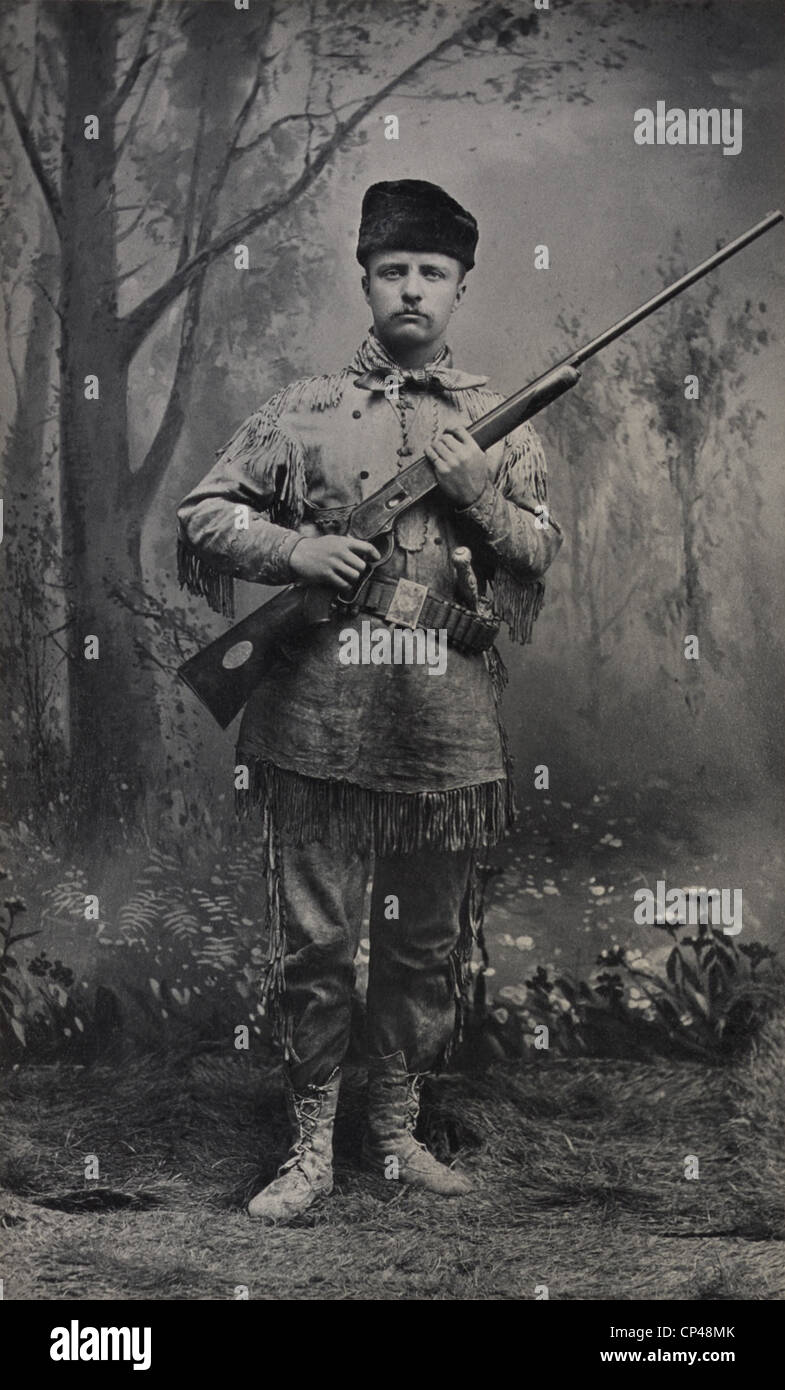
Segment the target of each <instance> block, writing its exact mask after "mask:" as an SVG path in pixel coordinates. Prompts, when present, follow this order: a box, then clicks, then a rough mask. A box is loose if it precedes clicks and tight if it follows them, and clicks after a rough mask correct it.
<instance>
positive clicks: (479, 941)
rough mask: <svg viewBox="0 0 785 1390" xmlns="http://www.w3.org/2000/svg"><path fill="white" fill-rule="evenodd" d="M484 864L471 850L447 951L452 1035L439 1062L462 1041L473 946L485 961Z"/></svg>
mask: <svg viewBox="0 0 785 1390" xmlns="http://www.w3.org/2000/svg"><path fill="white" fill-rule="evenodd" d="M487 880H488V866H487V865H486V864H480V863H479V861H478V858H477V855H476V854H473V855H472V857H471V861H470V864H469V873H468V878H467V884H466V893H465V895H464V899H463V903H462V905H461V914H460V931H459V934H458V940H457V942H456V944H455V946H454V948H453V950H452V951H451V952H450V958H449V961H450V976H451V979H452V984H453V991H454V995H455V1023H454V1025H453V1031H452V1037H451V1038H450V1040H449V1042H448V1043H447V1046H446V1048H445V1050H444V1055H443V1062H444V1063H445V1064H446V1063H447V1062H449V1061H451V1059H452V1058H453V1057H454V1055H455V1053H456V1051H457V1050H458V1048H459V1047H460V1045H461V1042H462V1041H463V1035H464V1032H465V1029H466V1020H467V1017H468V1013H469V1009H470V1006H471V987H472V970H471V965H472V957H473V955H474V948H475V946H477V948H478V950H479V952H480V955H481V957H482V963H483V968H485V967H486V966H487V965H488V952H487V949H486V945H485V931H484V922H485V886H486V883H487Z"/></svg>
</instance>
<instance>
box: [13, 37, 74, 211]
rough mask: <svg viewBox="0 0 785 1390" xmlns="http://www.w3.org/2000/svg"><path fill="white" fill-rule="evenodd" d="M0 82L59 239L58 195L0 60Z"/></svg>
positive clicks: (60, 206)
mask: <svg viewBox="0 0 785 1390" xmlns="http://www.w3.org/2000/svg"><path fill="white" fill-rule="evenodd" d="M0 82H2V84H3V87H4V89H5V94H6V99H7V101H8V109H9V111H10V113H11V115H12V117H13V120H14V124H15V126H16V129H17V134H18V135H19V139H20V141H21V143H22V148H23V149H24V152H25V154H26V155H27V158H28V160H29V162H30V168H31V169H32V171H33V173H34V175H35V177H36V180H37V182H38V186H39V188H40V189H41V192H42V193H43V195H44V201H45V203H46V206H47V207H48V209H49V211H50V213H51V214H52V221H53V222H54V224H55V230H56V231H57V235H58V237H60V236H62V230H63V207H62V204H61V202H60V194H59V192H58V190H57V188H56V187H55V185H54V184H53V183H52V180H51V179H50V177H49V175H48V173H47V172H46V169H45V168H44V165H43V161H42V159H41V155H40V153H39V150H38V146H37V144H36V142H35V136H34V135H33V132H32V130H31V128H30V125H29V123H28V121H27V119H26V117H25V114H24V112H23V111H22V109H21V107H20V105H19V102H18V101H17V97H16V92H15V91H14V88H13V85H12V83H11V79H10V77H9V76H8V73H7V72H6V70H5V65H4V64H3V62H2V60H0Z"/></svg>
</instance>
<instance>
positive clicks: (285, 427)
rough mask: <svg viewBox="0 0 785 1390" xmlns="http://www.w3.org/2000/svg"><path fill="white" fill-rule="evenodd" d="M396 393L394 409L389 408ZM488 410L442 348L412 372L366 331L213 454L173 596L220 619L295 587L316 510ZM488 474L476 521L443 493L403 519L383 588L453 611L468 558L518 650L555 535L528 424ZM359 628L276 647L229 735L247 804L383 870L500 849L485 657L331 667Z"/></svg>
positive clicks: (498, 678)
mask: <svg viewBox="0 0 785 1390" xmlns="http://www.w3.org/2000/svg"><path fill="white" fill-rule="evenodd" d="M391 377H394V378H395V379H396V381H398V382H399V390H398V393H397V398H396V396H395V393H394V392H391V391H390V390H389V388H388V390H387V391H385V383H389V381H390V378H391ZM501 399H502V397H501V396H500V395H499V394H498V393H497V392H495V391H492V390H491V389H490V388H489V387H488V384H487V378H486V377H482V376H470V375H468V374H467V373H465V372H460V371H457V370H455V369H454V368H453V365H452V358H451V355H450V352H449V349H447V348H446V347H445V348H443V349H442V350H441V352H440V353H439V355H438V356H437V357H436V358H435V359H434V361H433V362H432V363H429V364H428V366H427V367H426V368H424V369H421V370H420V371H414V372H412V371H407V370H404V369H402V368H400V367H399V366H398V365H397V364H396V363H395V362H394V361H393V360H392V358H390V357H389V355H388V354H387V352H386V350H385V349H384V347H383V346H382V344H381V343H380V341H379V340H378V339H377V338H376V336H375V334H374V333H373V331H371V333H370V334H369V335H368V337H367V338H366V339H365V341H364V342H363V343H362V345H361V346H360V348H359V350H358V351H357V353H356V354H355V356H354V358H353V360H352V361H351V362H350V364H349V365H348V366H347V367H345V368H344V369H343V370H342V371H338V372H335V373H333V374H330V375H326V376H317V377H308V378H305V379H304V380H300V381H295V382H293V383H292V384H291V385H290V386H287V387H285V388H284V389H283V390H280V391H278V392H276V394H275V395H274V396H272V397H271V398H270V400H268V401H267V403H266V404H265V405H263V406H262V408H261V409H260V410H258V411H256V412H255V413H254V414H253V415H251V416H250V417H249V418H248V419H247V420H246V421H245V422H244V423H243V424H242V425H241V426H240V427H239V429H238V430H237V431H236V433H235V434H234V435H233V436H232V438H231V439H230V440H229V442H228V443H227V444H226V446H225V447H224V448H223V449H222V450H220V451H219V453H218V456H217V461H216V463H215V465H214V467H213V468H212V469H211V471H210V472H209V473H208V474H207V476H206V477H205V478H203V479H202V481H201V482H200V483H199V484H198V486H197V487H195V488H194V490H193V491H192V492H191V493H190V494H189V496H188V497H187V498H186V499H185V501H184V502H183V503H182V505H181V507H180V508H179V511H178V517H179V522H180V540H179V547H178V561H179V565H178V568H179V576H180V582H181V584H184V585H186V586H187V587H188V588H189V589H190V591H191V592H192V593H195V594H201V595H203V596H204V597H205V598H206V599H207V601H208V603H209V604H210V606H211V607H213V608H215V609H216V610H218V611H220V612H222V613H224V614H226V615H227V616H232V614H233V602H232V580H233V579H234V578H239V579H244V580H250V581H252V582H256V583H261V584H271V585H281V584H288V583H291V582H292V581H293V580H294V578H295V576H294V575H293V574H292V571H291V568H290V563H289V562H290V557H291V554H292V551H293V549H294V547H295V545H296V544H297V541H298V539H299V538H300V537H301V536H302V535H304V534H305V535H316V534H318V533H319V532H318V528H317V527H316V526H315V524H314V521H313V520H312V519H309V518H310V517H311V514H312V511H313V509H319V510H321V509H325V508H331V507H352V506H356V505H357V504H358V503H359V502H361V501H363V500H364V499H365V498H367V497H368V496H369V495H370V494H371V493H373V492H375V491H376V489H377V488H379V487H381V486H382V484H384V483H385V482H388V481H389V480H390V478H391V477H394V476H395V474H396V471H397V470H399V469H400V468H402V467H404V466H405V465H407V464H408V463H411V462H412V461H413V460H414V459H415V458H417V457H419V456H420V455H421V454H422V452H423V449H424V447H425V445H426V444H429V443H431V442H432V441H433V440H434V439H435V438H436V436H437V435H438V434H439V433H440V432H441V431H442V430H443V429H445V428H446V427H447V426H449V425H452V424H457V423H460V424H464V425H466V424H469V423H471V422H472V421H474V420H477V419H478V418H479V417H480V416H481V415H484V414H486V412H487V411H489V410H491V409H492V408H493V407H494V406H495V405H498V403H499V402H500V401H501ZM487 458H488V480H487V483H486V486H485V488H484V490H483V492H482V493H481V495H480V497H479V498H478V499H477V500H476V501H475V502H474V503H473V504H472V505H470V506H468V507H464V508H455V507H454V506H453V504H452V503H451V502H450V501H449V500H448V499H447V498H446V496H445V495H444V494H443V493H442V492H441V491H440V490H439V489H436V490H435V491H434V492H433V493H431V494H430V495H429V496H428V497H427V498H425V499H423V500H422V501H421V502H419V503H418V504H417V505H416V506H415V507H413V508H412V509H411V510H410V511H409V512H408V513H406V514H405V515H402V516H401V517H399V518H398V521H397V523H396V529H395V537H396V545H395V549H394V552H393V554H392V556H391V558H390V560H389V561H388V562H387V564H386V565H385V567H384V574H385V575H386V576H388V577H391V578H393V579H396V578H398V577H401V576H403V577H405V578H407V579H411V580H414V581H415V582H417V583H419V584H425V585H427V586H428V587H429V588H430V589H431V590H432V591H434V592H435V593H436V594H437V595H438V596H439V597H440V598H445V599H449V600H450V601H452V602H464V600H463V599H462V598H461V597H460V595H459V594H458V593H457V592H456V587H455V582H456V581H455V571H454V568H453V564H452V561H451V553H452V551H453V549H454V548H455V547H456V546H458V545H465V546H468V548H469V549H470V550H471V552H472V562H473V566H474V570H475V573H476V574H477V577H478V581H479V585H480V591H481V592H482V593H484V594H485V596H486V597H488V598H491V600H492V603H493V608H494V610H495V612H496V614H497V615H498V616H499V617H500V618H501V619H502V620H503V621H504V622H505V623H506V625H507V628H508V631H509V633H510V636H511V637H512V638H513V639H514V640H515V641H517V642H520V643H525V642H528V641H529V640H530V637H531V629H532V624H533V622H534V620H535V618H536V617H537V614H538V612H539V609H540V605H541V602H542V595H543V583H542V575H543V574H544V573H545V571H546V570H547V568H548V566H549V565H550V563H551V561H552V560H553V558H554V556H555V555H556V553H557V551H558V549H559V547H560V545H561V540H562V537H561V531H560V529H559V527H558V525H557V524H556V522H555V521H554V520H553V519H552V518H551V517H549V516H548V513H547V511H546V512H545V513H543V510H542V508H543V506H545V504H546V503H547V490H546V468H545V460H544V457H543V451H542V448H541V445H540V442H539V439H538V438H537V435H536V434H535V432H534V430H533V429H532V428H531V426H530V425H529V424H528V423H527V424H524V425H522V426H521V427H520V428H519V429H517V430H515V431H514V432H513V433H512V434H510V435H509V436H508V437H507V438H506V439H505V440H503V441H502V442H501V443H499V444H498V445H495V446H494V447H493V448H491V449H489V450H488V452H487ZM243 509H247V511H244V510H243ZM243 515H244V516H245V523H246V524H238V518H240V517H241V516H243ZM363 620H365V621H369V620H370V621H371V622H372V623H373V625H374V626H378V625H379V623H380V620H378V619H373V618H371V615H369V614H368V613H365V614H363V613H362V612H360V613H359V614H358V615H357V616H356V617H354V618H353V617H341V618H340V619H336V621H335V622H334V623H329V624H324V625H321V626H317V627H314V628H310V629H308V630H306V631H305V632H303V633H301V634H298V635H296V636H294V637H293V638H292V640H291V641H290V642H287V643H285V644H284V646H283V647H282V649H281V651H280V654H279V656H278V657H277V658H276V660H275V661H274V662H273V663H272V665H271V667H270V669H269V671H268V673H267V675H266V676H265V678H264V680H263V681H262V682H261V684H260V685H259V687H258V688H257V690H256V691H255V692H254V694H253V696H252V697H251V699H250V701H249V702H248V705H247V706H246V710H245V713H244V716H243V719H242V724H241V728H240V733H239V738H238V755H237V756H238V761H239V762H241V763H244V764H246V765H247V766H248V767H249V768H250V769H251V772H252V780H251V786H250V792H251V799H252V800H256V801H260V802H262V803H263V805H264V808H265V811H266V812H269V811H270V809H272V811H273V815H274V820H275V824H276V833H277V834H278V835H280V836H282V837H283V838H286V839H291V840H293V841H294V842H295V843H303V842H304V841H305V840H307V839H324V840H331V839H333V838H334V839H336V840H338V841H340V842H342V843H345V844H348V845H350V846H356V847H357V848H358V849H360V848H370V849H374V850H376V851H377V852H379V853H407V852H411V851H413V850H416V849H419V848H424V847H432V848H434V849H453V850H457V849H469V848H471V849H478V848H480V847H483V846H487V845H491V844H493V843H495V842H496V841H497V840H498V839H500V838H501V836H502V835H503V834H504V833H505V831H506V830H507V828H508V827H509V825H510V824H511V821H512V817H513V814H514V805H513V794H512V779H511V771H510V764H509V759H508V756H507V752H506V745H505V738H504V731H503V728H502V725H501V722H500V718H499V712H498V703H499V695H500V690H501V686H502V683H503V679H504V668H503V666H502V664H501V661H500V659H499V658H498V655H497V653H496V652H495V650H492V651H490V652H487V653H473V654H469V653H461V652H460V651H458V650H456V649H455V648H454V647H452V646H451V647H450V648H449V650H448V658H447V667H446V671H445V672H444V673H443V674H430V672H429V669H428V667H427V666H426V665H424V664H423V665H414V664H411V665H389V664H388V665H356V666H347V665H344V664H341V662H339V659H338V657H339V637H338V634H339V632H340V631H344V630H345V629H346V628H348V627H351V626H356V627H357V629H358V631H359V630H360V624H361V623H362V622H363Z"/></svg>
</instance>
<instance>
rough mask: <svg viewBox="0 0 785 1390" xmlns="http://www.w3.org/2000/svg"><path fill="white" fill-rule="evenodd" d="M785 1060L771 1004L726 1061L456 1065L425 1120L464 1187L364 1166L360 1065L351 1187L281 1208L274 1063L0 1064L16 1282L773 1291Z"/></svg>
mask: <svg viewBox="0 0 785 1390" xmlns="http://www.w3.org/2000/svg"><path fill="white" fill-rule="evenodd" d="M784 1059H785V1023H783V1022H778V1023H775V1024H773V1025H769V1026H768V1027H767V1030H766V1032H765V1033H764V1035H763V1037H762V1040H761V1042H760V1045H759V1047H758V1049H757V1052H756V1055H755V1056H754V1058H753V1059H752V1060H750V1061H748V1062H745V1063H743V1064H740V1065H738V1066H736V1067H734V1068H733V1069H728V1068H722V1069H720V1068H706V1067H703V1066H700V1065H694V1064H691V1063H689V1064H685V1063H679V1064H678V1065H676V1064H672V1063H669V1062H665V1061H663V1062H657V1063H652V1064H641V1063H633V1062H615V1061H614V1062H599V1061H596V1060H591V1059H584V1060H569V1061H559V1060H556V1059H552V1058H549V1057H548V1055H547V1054H543V1055H542V1056H541V1058H540V1059H538V1060H537V1061H536V1062H532V1063H529V1064H527V1065H522V1064H506V1063H504V1064H498V1065H496V1066H494V1067H492V1068H491V1069H490V1070H487V1071H484V1072H476V1073H466V1074H455V1075H446V1076H444V1077H442V1078H440V1079H439V1080H438V1081H436V1082H433V1083H431V1085H430V1090H429V1091H428V1092H427V1093H426V1097H425V1101H426V1104H425V1106H424V1110H423V1122H424V1129H423V1132H424V1137H426V1138H427V1139H428V1141H429V1143H430V1144H431V1145H432V1147H434V1148H435V1150H436V1151H437V1152H438V1153H439V1155H440V1156H441V1157H443V1158H449V1159H455V1160H456V1161H457V1162H459V1163H460V1165H461V1167H462V1168H463V1169H464V1170H465V1171H467V1172H468V1173H470V1174H471V1175H472V1176H473V1178H474V1180H475V1183H476V1188H475V1191H474V1193H473V1194H472V1195H471V1196H468V1197H466V1198H459V1199H453V1200H444V1199H441V1200H439V1199H436V1198H430V1197H427V1196H425V1195H423V1194H418V1193H416V1192H412V1191H407V1190H404V1189H401V1188H399V1187H397V1185H396V1184H395V1183H394V1182H384V1181H383V1180H381V1179H376V1178H374V1177H371V1176H369V1175H367V1174H365V1173H364V1172H363V1171H362V1170H361V1169H360V1167H359V1164H358V1157H357V1155H358V1150H359V1138H360V1130H361V1123H362V1089H363V1088H362V1074H361V1073H359V1072H358V1073H355V1074H353V1075H350V1076H349V1077H348V1081H347V1085H346V1086H345V1088H344V1092H343V1104H342V1112H341V1114H340V1119H339V1125H338V1133H337V1140H336V1147H337V1166H336V1191H335V1193H334V1194H333V1196H332V1197H330V1198H329V1199H328V1200H326V1201H325V1202H323V1203H322V1204H321V1205H320V1206H319V1207H318V1208H316V1209H314V1210H312V1211H311V1212H309V1213H307V1214H306V1215H305V1216H304V1217H303V1218H301V1220H300V1222H299V1224H298V1225H296V1226H294V1227H290V1228H278V1229H270V1228H265V1227H261V1226H259V1225H257V1224H255V1223H252V1222H251V1221H250V1220H249V1219H248V1218H247V1217H246V1216H245V1215H244V1213H243V1205H244V1202H245V1200H246V1199H247V1197H248V1196H249V1195H250V1194H251V1193H252V1192H253V1191H255V1190H256V1188H257V1187H258V1185H259V1184H260V1182H261V1181H263V1180H266V1179H268V1178H269V1177H271V1176H272V1175H273V1173H274V1169H275V1164H276V1161H277V1160H278V1159H279V1158H280V1156H281V1154H282V1151H283V1150H284V1149H285V1146H286V1121H285V1117H284V1111H283V1105H282V1102H281V1099H280V1079H279V1077H278V1076H277V1075H276V1074H275V1071H274V1070H273V1069H271V1068H270V1067H266V1068H264V1067H262V1066H261V1065H260V1064H259V1063H258V1062H255V1061H254V1059H253V1058H252V1057H248V1056H245V1055H243V1054H242V1053H233V1054H231V1055H217V1054H215V1053H213V1052H207V1053H202V1054H201V1055H195V1056H190V1057H187V1056H181V1057H169V1058H168V1059H154V1058H148V1059H143V1060H140V1061H138V1062H136V1063H134V1064H133V1065H126V1066H125V1067H124V1068H122V1069H117V1068H115V1069H111V1068H107V1067H94V1068H90V1069H82V1070H79V1069H75V1068H70V1069H68V1068H64V1067H53V1068H32V1067H31V1068H22V1069H19V1070H17V1071H15V1072H12V1073H8V1074H6V1076H5V1078H4V1082H3V1090H4V1095H3V1100H2V1108H3V1113H4V1116H5V1132H6V1139H5V1143H4V1153H3V1158H2V1164H1V1165H0V1223H1V1224H2V1225H3V1226H4V1228H5V1229H4V1230H3V1232H2V1235H3V1245H4V1247H5V1249H4V1255H3V1259H2V1268H3V1276H4V1291H5V1298H6V1299H10V1300H15V1299H35V1300H46V1299H57V1300H60V1299H71V1298H73V1299H115V1298H117V1299H147V1298H152V1299H206V1300H218V1299H233V1298H238V1297H246V1296H247V1297H248V1298H250V1299H261V1300H313V1299H316V1300H343V1299H348V1300H354V1299H362V1300H377V1299H406V1300H411V1299H417V1300H420V1299H425V1300H431V1299H437V1300H496V1299H501V1300H508V1299H534V1298H536V1297H537V1296H538V1295H537V1293H536V1292H535V1290H536V1288H537V1286H538V1285H540V1286H541V1285H547V1287H548V1295H549V1297H550V1298H551V1299H575V1300H599V1299H610V1298H619V1299H657V1300H665V1299H679V1300H722V1299H731V1298H733V1299H737V1298H741V1299H764V1300H774V1299H779V1298H782V1297H783V1296H784V1295H785V1258H783V1244H782V1235H783V1231H782V1210H783V1204H782V1178H783V1164H782V1140H781V1109H782V1106H781V1087H782V1081H781V1078H782V1074H783V1060H784ZM88 1155H95V1156H96V1158H97V1160H98V1164H99V1173H98V1176H97V1177H95V1178H93V1179H89V1180H86V1179H85V1176H84V1174H85V1159H86V1156H88ZM688 1155H692V1156H694V1157H695V1158H697V1160H698V1163H699V1170H698V1171H699V1176H698V1177H697V1179H693V1180H688V1179H686V1178H685V1158H686V1157H687V1156H688ZM246 1291H247V1292H246Z"/></svg>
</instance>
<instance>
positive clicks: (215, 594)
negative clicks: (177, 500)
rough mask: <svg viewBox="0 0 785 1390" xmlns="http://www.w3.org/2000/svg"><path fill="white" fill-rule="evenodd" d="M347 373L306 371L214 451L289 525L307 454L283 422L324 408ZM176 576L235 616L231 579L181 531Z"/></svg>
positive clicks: (228, 472)
mask: <svg viewBox="0 0 785 1390" xmlns="http://www.w3.org/2000/svg"><path fill="white" fill-rule="evenodd" d="M345 380H346V373H345V372H339V373H336V374H334V375H332V376H324V377H307V378H305V379H303V380H301V381H295V382H292V383H291V385H290V386H286V387H284V388H283V389H282V390H281V391H277V392H276V394H275V395H274V396H271V397H270V399H269V400H268V401H267V402H266V403H265V405H263V406H262V407H261V409H260V410H257V411H255V412H254V414H253V415H250V416H249V417H248V418H247V419H246V420H244V421H243V423H242V424H241V425H240V426H239V427H238V429H236V430H235V432H234V434H233V435H232V436H231V438H230V439H229V440H228V441H227V443H226V444H224V445H223V447H222V448H220V449H218V450H217V451H216V464H215V467H216V468H217V469H218V470H219V472H224V473H225V476H226V477H228V478H231V477H233V476H234V477H235V478H237V479H238V481H242V480H243V479H246V480H247V481H248V482H250V483H251V484H252V487H253V491H254V492H256V493H257V494H258V496H259V498H260V500H261V499H266V500H267V506H266V508H265V510H264V514H265V515H266V516H268V517H269V519H270V521H273V522H275V523H277V524H278V525H281V526H287V527H290V528H291V529H292V530H294V529H296V527H297V526H298V525H299V524H300V522H301V521H302V518H303V511H304V501H305V495H306V473H305V456H304V452H303V448H302V445H301V444H300V441H299V440H298V439H297V438H296V437H295V436H294V435H292V434H289V433H288V432H287V430H286V429H285V428H284V427H283V426H282V424H281V417H282V416H283V415H284V414H285V413H286V412H287V411H291V410H297V409H302V408H303V407H306V408H310V409H311V410H326V409H328V408H330V407H331V406H334V405H337V404H338V402H339V401H340V399H341V395H342V392H343V389H344V385H345ZM177 578H178V581H179V583H180V587H181V588H185V589H187V590H188V592H189V593H191V594H195V595H196V596H197V597H201V598H204V599H206V600H207V603H208V605H209V606H210V608H212V609H213V611H214V612H216V613H222V614H223V615H224V617H227V618H233V617H234V582H233V579H232V575H231V573H227V572H226V571H223V570H221V569H219V568H218V567H217V566H216V565H215V563H214V562H213V563H211V561H210V560H209V559H206V558H205V557H204V556H203V555H202V554H200V553H199V551H198V550H196V549H195V548H194V547H193V546H192V545H191V544H190V543H189V541H188V540H187V538H186V537H185V536H184V534H183V533H182V531H181V532H180V534H179V536H178V542H177Z"/></svg>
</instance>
